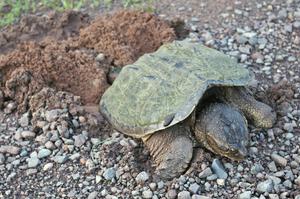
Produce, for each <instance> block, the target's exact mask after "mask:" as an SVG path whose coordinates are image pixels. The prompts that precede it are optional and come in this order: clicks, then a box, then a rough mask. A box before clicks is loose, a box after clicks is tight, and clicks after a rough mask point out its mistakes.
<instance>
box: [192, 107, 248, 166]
mask: <svg viewBox="0 0 300 199" xmlns="http://www.w3.org/2000/svg"><path fill="white" fill-rule="evenodd" d="M198 117H199V118H198V122H196V128H195V129H196V130H195V135H196V138H198V139H197V140H198V141H200V143H202V144H203V146H204V147H206V148H207V149H208V150H210V151H212V152H213V153H216V154H219V155H222V156H225V157H228V158H230V159H232V160H242V159H244V158H245V156H246V155H247V145H248V141H249V133H248V127H247V120H246V119H245V117H244V116H243V115H242V114H241V113H240V112H239V111H238V110H236V109H234V108H233V107H230V106H228V105H227V104H221V103H213V104H210V105H208V107H206V108H204V110H203V111H202V112H201V113H200V115H199V116H198Z"/></svg>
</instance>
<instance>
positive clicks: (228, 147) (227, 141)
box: [206, 128, 248, 161]
mask: <svg viewBox="0 0 300 199" xmlns="http://www.w3.org/2000/svg"><path fill="white" fill-rule="evenodd" d="M206 142H207V144H208V148H209V149H210V150H211V151H212V152H214V153H216V154H219V155H222V156H225V157H227V158H229V159H232V160H237V161H239V160H243V159H244V158H245V157H246V156H247V144H248V136H247V133H246V131H243V130H242V129H240V128H239V129H238V130H236V131H234V130H233V131H229V133H227V132H226V131H223V132H220V133H218V134H216V133H214V131H211V132H210V133H208V134H207V135H206Z"/></svg>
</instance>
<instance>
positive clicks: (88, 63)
mask: <svg viewBox="0 0 300 199" xmlns="http://www.w3.org/2000/svg"><path fill="white" fill-rule="evenodd" d="M0 69H1V72H2V73H3V74H5V75H4V77H3V82H5V89H4V92H5V95H6V96H7V97H9V98H12V99H15V100H16V101H17V103H18V104H19V106H21V107H19V110H20V109H22V110H26V108H27V103H28V100H29V97H30V96H31V95H32V94H33V93H35V92H37V91H39V90H40V89H41V88H43V87H44V86H49V87H53V88H56V89H58V90H64V91H69V92H71V93H73V94H75V95H79V96H81V97H82V100H83V102H84V103H96V102H97V101H98V100H99V98H100V96H101V94H102V93H103V92H104V90H105V89H106V88H107V86H108V84H107V83H106V71H107V67H104V66H102V67H101V68H100V67H98V66H97V64H96V62H95V61H94V58H93V57H92V56H91V55H89V54H88V53H86V52H85V51H82V50H77V49H75V50H74V49H71V46H70V45H69V44H68V43H67V42H54V41H51V40H46V41H44V42H42V43H39V44H38V43H35V42H30V43H26V44H24V45H21V46H20V47H19V48H17V49H16V50H14V51H12V52H11V53H9V54H7V55H6V56H2V57H0ZM21 77H22V78H21ZM20 80H21V81H20Z"/></svg>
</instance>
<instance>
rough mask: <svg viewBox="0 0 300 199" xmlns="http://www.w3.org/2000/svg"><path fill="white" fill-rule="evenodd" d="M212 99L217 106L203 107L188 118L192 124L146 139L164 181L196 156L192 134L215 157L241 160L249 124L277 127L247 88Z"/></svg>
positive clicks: (220, 93) (269, 111) (271, 114)
mask: <svg viewBox="0 0 300 199" xmlns="http://www.w3.org/2000/svg"><path fill="white" fill-rule="evenodd" d="M209 97H213V98H215V99H216V100H217V101H218V102H215V101H216V100H214V101H213V102H211V103H208V104H206V105H205V106H204V107H201V109H200V110H198V111H197V113H196V114H195V116H193V117H190V118H189V120H192V122H191V121H188V122H183V123H180V124H177V125H175V126H173V127H170V128H167V129H165V130H162V131H158V132H156V133H154V134H153V135H151V136H150V137H147V138H145V139H143V141H144V143H145V145H146V147H148V149H149V150H150V153H151V155H152V157H153V159H154V162H155V163H156V165H157V167H156V171H157V173H158V174H159V175H160V176H161V177H162V178H165V179H171V178H173V177H177V176H179V175H180V174H182V173H183V172H184V171H185V170H186V168H187V167H188V165H189V162H190V160H191V158H192V153H193V150H192V139H191V134H192V133H194V135H195V138H196V140H197V141H198V142H199V143H200V144H201V145H202V146H203V147H205V148H206V149H208V150H210V151H212V152H213V153H215V154H218V155H221V156H225V157H228V158H230V159H232V160H242V159H244V158H245V156H246V155H247V144H248V141H249V134H248V128H247V124H248V123H247V120H248V121H249V123H252V124H253V125H254V126H256V127H259V128H270V127H272V126H273V124H274V123H275V120H276V114H275V113H274V112H273V111H272V108H271V107H269V106H268V105H266V104H263V103H262V102H259V101H257V100H255V98H254V97H253V96H252V95H251V93H250V92H248V91H247V89H246V88H244V87H220V88H216V89H214V90H213V94H212V95H211V96H209ZM207 102H209V100H207ZM246 118H247V120H246ZM191 131H193V132H191Z"/></svg>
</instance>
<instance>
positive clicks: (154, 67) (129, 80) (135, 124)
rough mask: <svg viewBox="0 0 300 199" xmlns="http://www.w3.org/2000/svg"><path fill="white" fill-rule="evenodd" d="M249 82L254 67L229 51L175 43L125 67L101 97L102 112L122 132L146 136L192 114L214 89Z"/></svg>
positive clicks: (185, 41)
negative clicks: (209, 89) (229, 54)
mask: <svg viewBox="0 0 300 199" xmlns="http://www.w3.org/2000/svg"><path fill="white" fill-rule="evenodd" d="M250 80H251V78H250V74H249V71H248V70H247V69H246V68H244V67H242V66H241V65H239V64H238V63H237V62H236V61H235V60H234V59H231V58H230V57H228V56H226V55H225V54H223V53H221V52H219V51H217V50H214V49H211V48H208V47H205V46H203V45H200V44H199V43H195V42H191V41H188V40H183V41H174V42H172V43H168V44H164V45H162V46H161V47H160V48H159V49H158V50H157V51H156V52H154V53H151V54H145V55H143V56H142V57H140V58H139V59H138V60H137V61H136V62H135V63H134V64H131V65H127V66H125V67H124V68H123V69H122V71H121V72H120V74H119V76H118V77H117V78H116V80H115V81H114V83H113V84H112V86H111V87H110V88H108V89H107V91H106V92H105V93H104V95H103V96H102V98H101V101H100V111H101V112H102V114H103V115H104V116H105V118H106V119H107V120H108V121H109V122H110V123H111V124H112V125H113V126H114V127H115V128H116V129H117V130H119V131H120V132H122V133H125V134H128V135H131V136H134V137H143V136H146V135H148V134H151V133H153V132H155V131H158V130H161V129H165V128H167V127H169V126H172V125H174V124H176V123H178V122H180V121H182V120H184V119H185V118H187V117H188V116H189V115H190V114H191V112H192V111H193V110H194V109H195V107H196V106H197V104H198V102H199V100H200V99H201V97H202V96H203V94H204V92H205V91H206V90H207V89H208V88H209V87H212V86H244V85H246V84H248V83H249V82H250Z"/></svg>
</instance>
